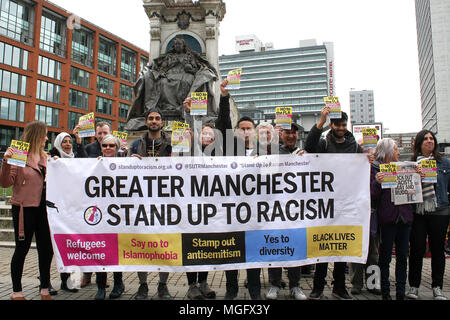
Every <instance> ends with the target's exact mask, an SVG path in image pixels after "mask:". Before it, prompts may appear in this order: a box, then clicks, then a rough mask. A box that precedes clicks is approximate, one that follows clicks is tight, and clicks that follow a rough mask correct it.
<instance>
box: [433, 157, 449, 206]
mask: <svg viewBox="0 0 450 320" xmlns="http://www.w3.org/2000/svg"><path fill="white" fill-rule="evenodd" d="M436 163H437V176H438V177H437V184H435V188H434V189H435V191H436V198H437V203H438V210H439V209H445V208H448V206H449V191H450V188H449V184H450V160H449V159H447V158H441V159H439V160H437V161H436Z"/></svg>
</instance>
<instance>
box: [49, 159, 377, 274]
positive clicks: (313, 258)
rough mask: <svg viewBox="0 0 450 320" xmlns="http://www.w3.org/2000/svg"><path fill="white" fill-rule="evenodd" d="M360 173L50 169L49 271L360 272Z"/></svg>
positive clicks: (243, 162)
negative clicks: (355, 266)
mask: <svg viewBox="0 0 450 320" xmlns="http://www.w3.org/2000/svg"><path fill="white" fill-rule="evenodd" d="M369 173H370V166H369V162H368V161H367V157H366V156H365V155H359V154H358V155H355V154H351V155H349V154H324V155H312V154H310V155H303V156H301V157H300V156H294V155H281V156H264V157H257V158H253V157H214V158H210V157H170V158H150V157H149V158H144V159H143V160H139V159H137V158H102V159H101V160H97V159H57V160H54V159H51V160H50V161H49V163H48V177H47V200H48V204H49V206H48V219H49V225H50V230H51V234H52V241H53V248H54V252H55V259H56V263H57V267H58V271H59V272H71V271H72V270H75V269H78V270H79V269H81V271H86V272H89V271H92V272H95V271H169V272H170V271H173V272H184V271H208V270H233V269H248V268H256V267H258V268H259V267H281V266H284V267H287V266H299V265H306V264H314V263H320V262H335V261H341V262H344V261H345V262H354V263H365V261H366V258H367V249H368V241H369V233H370V231H369V221H370V190H369V177H370V174H369ZM61 177H64V179H61Z"/></svg>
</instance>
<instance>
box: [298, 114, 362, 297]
mask: <svg viewBox="0 0 450 320" xmlns="http://www.w3.org/2000/svg"><path fill="white" fill-rule="evenodd" d="M329 114H330V107H327V106H325V107H324V108H323V109H322V113H321V117H320V120H319V122H318V123H317V124H315V125H314V126H313V127H312V128H311V131H310V132H309V134H308V137H307V138H306V145H305V150H306V151H307V152H309V153H363V150H362V148H361V146H360V145H359V144H358V143H357V142H356V140H355V137H354V136H353V134H352V133H351V132H350V131H348V130H347V120H348V116H347V114H346V113H345V112H342V116H341V118H339V119H331V120H330V131H329V132H328V133H327V135H326V136H325V137H324V138H322V137H321V136H322V131H323V127H324V125H325V123H326V121H327V118H328V115H329ZM345 267H346V263H345V262H335V263H334V269H333V280H334V281H333V291H332V294H333V296H335V297H337V298H339V299H344V300H350V299H352V297H351V296H350V295H349V294H348V292H347V289H346V287H345ZM327 270H328V263H326V262H325V263H318V264H316V271H315V273H314V282H313V290H312V292H311V294H310V295H309V298H310V299H313V300H318V299H321V298H322V297H323V290H324V287H325V284H326V281H325V277H326V275H327Z"/></svg>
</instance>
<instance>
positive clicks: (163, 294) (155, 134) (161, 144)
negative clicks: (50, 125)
mask: <svg viewBox="0 0 450 320" xmlns="http://www.w3.org/2000/svg"><path fill="white" fill-rule="evenodd" d="M144 117H145V119H146V120H145V123H146V125H147V128H148V131H147V132H146V133H145V134H144V135H143V136H142V137H140V138H139V139H137V140H136V141H135V142H134V143H133V146H132V148H131V150H129V154H130V156H132V157H137V158H139V159H142V158H144V157H170V156H171V155H172V145H171V144H170V141H169V138H168V137H167V136H166V134H165V133H164V131H162V128H163V115H162V112H161V110H159V109H158V108H152V109H149V110H148V111H147V112H146V113H145V114H144ZM147 275H148V273H147V272H138V278H139V288H138V292H137V294H136V296H135V299H136V300H145V299H147V297H148V285H147ZM168 278H169V273H168V272H160V273H159V283H158V297H159V298H160V299H172V296H171V295H170V293H169V290H168V288H167V279H168Z"/></svg>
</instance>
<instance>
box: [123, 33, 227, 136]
mask: <svg viewBox="0 0 450 320" xmlns="http://www.w3.org/2000/svg"><path fill="white" fill-rule="evenodd" d="M218 78H219V76H218V74H217V71H216V69H215V68H214V67H213V66H212V65H211V64H210V63H209V62H208V61H207V60H206V59H204V58H202V57H201V56H200V54H198V53H197V52H195V51H192V50H191V48H190V47H189V46H188V45H187V44H186V42H185V41H184V39H183V38H178V37H177V38H175V39H174V43H173V47H172V48H171V49H170V50H169V51H168V52H167V53H166V54H164V55H162V56H160V57H159V58H156V59H155V60H154V61H153V63H149V64H148V65H147V66H146V67H145V68H144V70H142V71H141V73H140V75H139V79H138V80H137V82H136V84H135V85H134V93H135V99H134V101H133V105H132V106H131V108H130V111H129V112H128V119H127V126H126V128H125V129H126V130H127V131H140V130H146V129H147V127H146V126H145V119H144V117H143V115H144V113H145V111H146V110H149V109H151V108H153V107H155V106H157V107H159V109H160V110H161V111H162V112H163V117H164V118H165V120H178V121H183V120H186V121H188V119H186V118H190V116H189V115H186V113H185V111H184V107H183V101H184V100H185V99H186V98H187V97H190V95H191V93H192V92H208V115H207V116H204V117H205V119H206V118H209V119H212V118H214V117H217V111H216V110H217V107H216V105H215V104H216V103H215V99H214V92H213V89H212V88H213V87H212V85H213V82H214V81H216V80H217V79H218ZM208 121H210V120H208Z"/></svg>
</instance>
